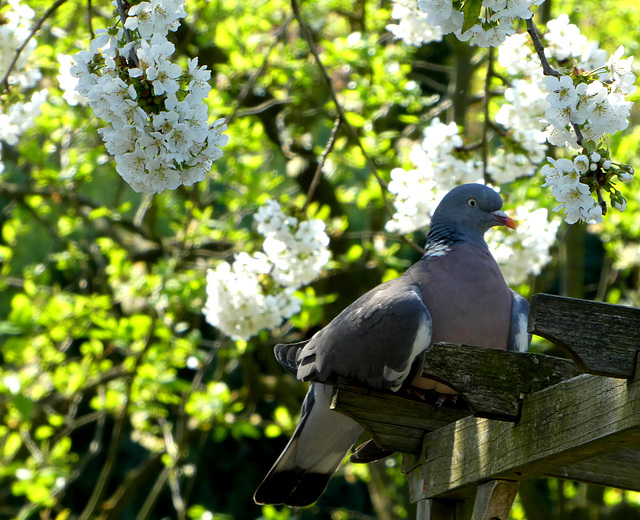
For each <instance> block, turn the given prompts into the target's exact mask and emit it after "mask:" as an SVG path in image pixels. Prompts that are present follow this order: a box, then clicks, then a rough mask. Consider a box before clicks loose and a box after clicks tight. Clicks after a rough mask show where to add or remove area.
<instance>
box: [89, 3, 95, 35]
mask: <svg viewBox="0 0 640 520" xmlns="http://www.w3.org/2000/svg"><path fill="white" fill-rule="evenodd" d="M91 1H92V0H87V27H88V28H89V36H91V40H94V39H95V37H96V33H95V32H93V17H92V16H91V15H92V14H93V5H92V4H91Z"/></svg>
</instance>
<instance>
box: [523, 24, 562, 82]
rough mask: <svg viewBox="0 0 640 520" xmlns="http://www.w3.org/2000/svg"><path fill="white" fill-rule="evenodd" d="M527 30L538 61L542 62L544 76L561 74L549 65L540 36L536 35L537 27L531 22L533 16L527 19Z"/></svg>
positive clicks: (558, 75) (557, 76)
mask: <svg viewBox="0 0 640 520" xmlns="http://www.w3.org/2000/svg"><path fill="white" fill-rule="evenodd" d="M527 32H528V33H529V36H531V41H532V42H533V48H534V49H535V51H536V54H537V55H538V58H539V59H540V63H541V64H542V72H543V74H544V75H545V76H554V77H556V78H559V77H560V76H561V75H562V74H560V73H559V72H558V71H557V70H556V69H554V68H553V67H552V66H551V65H549V61H548V60H547V57H546V56H545V54H544V47H543V45H542V42H541V41H540V36H539V35H538V28H537V27H536V26H535V24H534V23H533V17H531V18H529V19H528V20H527Z"/></svg>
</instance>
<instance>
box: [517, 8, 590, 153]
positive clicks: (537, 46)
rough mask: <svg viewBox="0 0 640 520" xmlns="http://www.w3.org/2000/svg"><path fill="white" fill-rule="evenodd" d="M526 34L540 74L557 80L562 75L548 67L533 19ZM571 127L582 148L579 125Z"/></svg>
mask: <svg viewBox="0 0 640 520" xmlns="http://www.w3.org/2000/svg"><path fill="white" fill-rule="evenodd" d="M527 32H528V33H529V36H531V41H532V42H533V48H534V49H535V51H536V54H537V55H538V58H539V59H540V63H541V65H542V73H543V74H544V75H545V76H553V77H556V78H559V77H560V76H562V74H560V73H559V72H558V71H557V70H556V69H554V68H553V67H552V66H551V65H549V61H548V60H547V57H546V55H545V54H544V46H543V45H542V42H541V41H540V36H539V35H538V28H537V27H536V26H535V24H534V23H533V17H531V18H529V19H528V20H527ZM571 126H572V127H573V131H574V132H575V133H576V139H577V141H578V145H580V146H583V145H582V140H583V139H584V136H583V135H582V130H581V129H580V125H578V124H576V123H571Z"/></svg>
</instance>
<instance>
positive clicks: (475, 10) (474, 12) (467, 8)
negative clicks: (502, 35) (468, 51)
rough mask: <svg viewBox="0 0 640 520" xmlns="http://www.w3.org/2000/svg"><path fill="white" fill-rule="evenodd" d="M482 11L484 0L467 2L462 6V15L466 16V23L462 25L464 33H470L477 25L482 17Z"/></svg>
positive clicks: (468, 0) (469, 0)
mask: <svg viewBox="0 0 640 520" xmlns="http://www.w3.org/2000/svg"><path fill="white" fill-rule="evenodd" d="M481 9H482V0H467V1H466V2H465V3H464V5H463V6H462V13H463V14H464V23H463V24H462V32H465V31H468V30H469V29H471V28H472V27H473V26H474V25H475V24H476V23H478V18H479V17H480V10H481Z"/></svg>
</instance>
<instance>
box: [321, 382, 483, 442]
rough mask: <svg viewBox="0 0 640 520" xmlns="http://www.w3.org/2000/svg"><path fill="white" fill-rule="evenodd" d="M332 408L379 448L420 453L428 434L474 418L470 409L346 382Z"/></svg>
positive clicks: (336, 393) (337, 391)
mask: <svg viewBox="0 0 640 520" xmlns="http://www.w3.org/2000/svg"><path fill="white" fill-rule="evenodd" d="M331 408H332V409H333V410H336V411H338V412H340V413H343V414H345V415H348V416H349V417H351V418H352V419H354V420H356V421H358V422H359V423H360V424H362V426H364V428H365V429H366V430H367V432H368V433H369V434H370V435H371V438H372V439H373V440H374V442H375V443H376V445H377V446H378V447H380V448H384V449H388V450H392V451H400V452H402V453H414V454H417V453H419V452H420V449H421V448H422V438H423V436H424V432H425V431H433V430H436V429H438V428H440V427H442V426H444V425H445V424H449V423H451V422H454V421H457V420H458V419H461V418H462V417H466V416H468V415H471V412H470V411H468V410H459V409H454V408H447V407H444V406H443V407H440V408H437V407H435V406H433V405H432V404H427V403H423V402H420V401H415V400H413V399H409V398H406V397H401V396H399V395H396V394H393V393H391V392H379V391H376V390H371V389H369V388H364V387H361V386H354V385H350V384H348V383H346V382H344V381H341V382H339V383H338V385H337V386H336V388H335V390H334V394H333V399H332V403H331Z"/></svg>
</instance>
